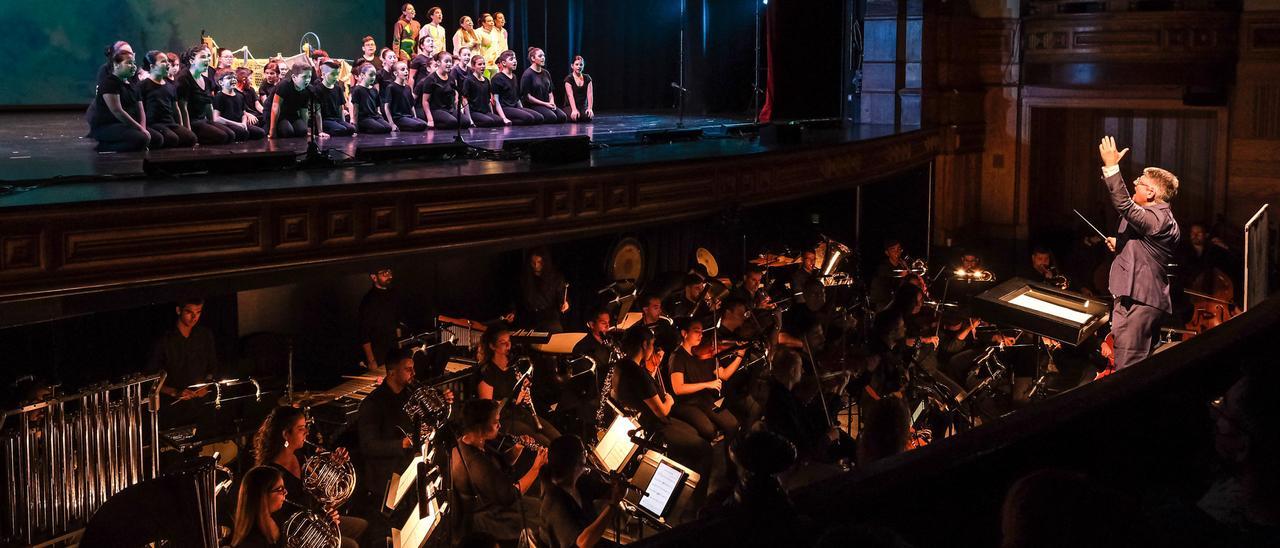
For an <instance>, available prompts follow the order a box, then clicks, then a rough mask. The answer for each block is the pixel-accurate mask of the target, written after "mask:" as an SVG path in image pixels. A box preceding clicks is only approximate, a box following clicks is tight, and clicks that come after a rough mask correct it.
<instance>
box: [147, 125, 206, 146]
mask: <svg viewBox="0 0 1280 548" xmlns="http://www.w3.org/2000/svg"><path fill="white" fill-rule="evenodd" d="M147 130H148V131H151V132H152V133H159V134H160V135H161V136H163V137H164V145H163V146H164V147H165V148H172V147H181V148H191V147H193V146H196V134H195V133H192V132H191V130H189V129H187V128H186V127H184V126H180V125H178V124H152V125H148V126H147ZM152 148H154V147H152Z"/></svg>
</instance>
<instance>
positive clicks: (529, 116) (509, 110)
mask: <svg viewBox="0 0 1280 548" xmlns="http://www.w3.org/2000/svg"><path fill="white" fill-rule="evenodd" d="M502 113H503V114H505V115H506V116H507V119H508V120H511V125H513V126H527V125H530V124H541V123H542V122H543V118H542V115H541V114H538V113H537V112H534V111H532V110H529V109H527V108H520V107H508V106H503V107H502Z"/></svg>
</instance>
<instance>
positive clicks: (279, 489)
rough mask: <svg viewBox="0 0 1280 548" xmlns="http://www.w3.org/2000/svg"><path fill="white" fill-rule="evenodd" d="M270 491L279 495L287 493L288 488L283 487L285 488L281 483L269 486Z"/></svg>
mask: <svg viewBox="0 0 1280 548" xmlns="http://www.w3.org/2000/svg"><path fill="white" fill-rule="evenodd" d="M271 492H272V493H280V494H281V495H284V494H287V493H288V492H289V490H288V489H285V488H284V486H283V485H281V486H280V487H272V488H271Z"/></svg>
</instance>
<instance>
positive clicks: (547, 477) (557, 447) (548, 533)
mask: <svg viewBox="0 0 1280 548" xmlns="http://www.w3.org/2000/svg"><path fill="white" fill-rule="evenodd" d="M587 466H588V464H587V453H586V447H584V446H583V444H582V440H581V439H580V438H578V437H577V436H564V437H562V438H560V439H558V440H556V441H554V442H551V447H550V448H548V449H547V465H546V466H544V467H543V471H545V472H546V473H545V474H543V476H542V478H543V483H542V507H541V508H542V537H543V539H545V540H547V541H550V543H551V546H554V547H557V548H560V547H564V548H568V547H578V548H590V547H592V546H596V545H597V543H599V542H600V541H601V540H602V538H603V536H604V531H605V529H606V528H608V527H609V524H610V520H612V519H613V516H614V515H615V514H616V513H617V512H618V502H619V501H621V500H622V497H623V495H625V494H626V493H627V488H626V483H624V482H623V481H621V480H618V479H615V480H614V481H613V482H612V488H611V489H610V491H609V499H608V503H607V504H606V505H605V507H604V509H603V511H601V512H600V513H599V514H598V515H593V514H594V512H593V507H592V502H593V499H592V497H590V496H588V494H587V493H584V490H586V491H589V490H590V489H583V487H586V485H584V484H583V483H581V482H580V480H581V479H582V477H583V475H584V474H586V473H587V471H588V468H587Z"/></svg>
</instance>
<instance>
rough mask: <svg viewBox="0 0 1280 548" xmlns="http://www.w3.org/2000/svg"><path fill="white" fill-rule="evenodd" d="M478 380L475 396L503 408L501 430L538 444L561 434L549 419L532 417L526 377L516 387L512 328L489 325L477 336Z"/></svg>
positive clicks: (517, 374)
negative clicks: (512, 352) (525, 437)
mask: <svg viewBox="0 0 1280 548" xmlns="http://www.w3.org/2000/svg"><path fill="white" fill-rule="evenodd" d="M479 350H480V351H479V353H480V382H478V383H476V395H477V396H479V397H480V398H481V399H485V400H494V401H497V402H499V403H500V407H501V409H502V430H503V431H504V432H507V433H508V434H512V435H515V436H529V437H531V438H533V440H534V441H535V442H537V443H538V444H539V445H542V446H544V447H545V446H547V445H549V444H550V443H551V440H554V439H556V438H558V437H560V431H559V430H557V429H556V427H555V425H553V424H551V421H548V420H544V419H540V418H537V417H535V416H534V414H533V412H531V411H530V408H531V407H532V406H533V401H532V398H530V396H529V388H530V387H529V379H528V378H526V379H525V380H524V382H523V383H522V384H521V386H519V387H517V386H516V381H517V380H519V378H520V373H518V372H517V371H516V368H515V367H513V365H515V363H514V360H513V359H512V358H511V331H509V330H507V329H506V328H504V327H501V326H498V327H491V328H489V329H488V330H487V331H485V332H484V335H483V336H481V337H480V349H479Z"/></svg>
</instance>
